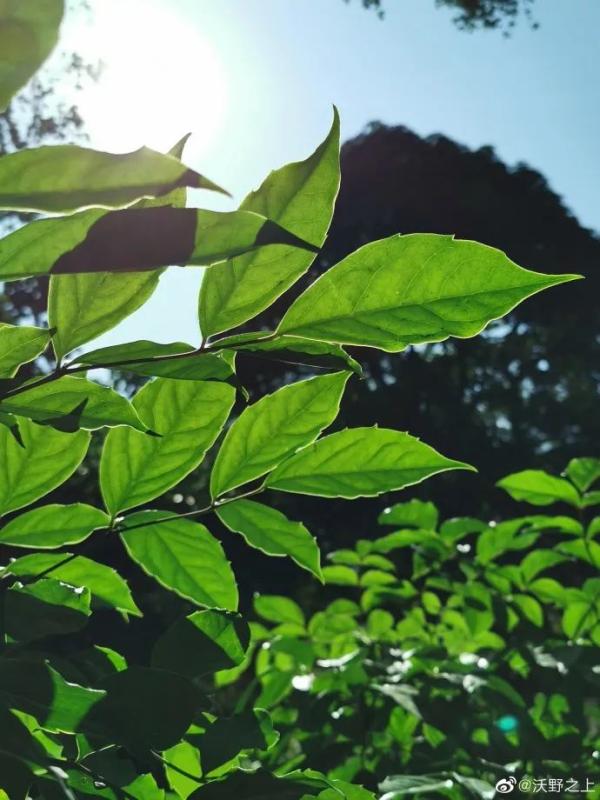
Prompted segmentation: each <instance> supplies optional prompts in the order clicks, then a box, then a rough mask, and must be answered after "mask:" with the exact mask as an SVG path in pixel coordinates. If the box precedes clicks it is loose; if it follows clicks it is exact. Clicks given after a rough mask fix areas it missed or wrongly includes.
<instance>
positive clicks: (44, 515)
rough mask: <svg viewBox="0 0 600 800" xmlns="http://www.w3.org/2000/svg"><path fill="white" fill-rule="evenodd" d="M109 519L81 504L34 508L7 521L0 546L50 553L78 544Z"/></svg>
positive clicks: (104, 524)
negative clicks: (35, 549) (6, 545)
mask: <svg viewBox="0 0 600 800" xmlns="http://www.w3.org/2000/svg"><path fill="white" fill-rule="evenodd" d="M108 523H109V519H108V517H107V516H106V514H105V513H104V512H103V511H100V509H98V508H94V507H93V506H88V505H86V504H85V503H72V504H71V505H68V506H65V505H59V504H58V503H54V504H52V505H48V506H41V507H40V508H34V509H32V510H31V511H26V512H25V513H24V514H21V516H19V517H16V518H15V519H11V521H10V522H8V523H7V524H6V525H5V526H4V527H3V528H2V529H1V530H0V542H2V544H8V545H12V546H13V547H36V548H38V547H39V548H41V549H46V548H48V549H52V548H54V547H64V546H65V545H68V544H78V543H79V542H82V541H83V540H84V539H87V537H88V536H89V535H90V534H91V533H92V532H93V531H95V530H97V529H98V528H103V527H106V526H107V525H108Z"/></svg>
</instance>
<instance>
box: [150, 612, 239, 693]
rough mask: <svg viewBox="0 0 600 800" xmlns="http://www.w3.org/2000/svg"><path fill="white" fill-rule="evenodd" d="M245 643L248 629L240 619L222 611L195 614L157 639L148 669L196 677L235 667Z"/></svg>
mask: <svg viewBox="0 0 600 800" xmlns="http://www.w3.org/2000/svg"><path fill="white" fill-rule="evenodd" d="M249 644H250V629H249V628H248V625H247V623H246V622H244V620H243V619H242V618H241V617H239V616H237V615H235V614H227V613H225V612H222V611H212V610H209V611H195V612H194V613H193V614H190V615H189V616H187V617H184V618H183V619H180V620H178V621H177V622H176V623H175V624H174V625H172V626H171V627H170V628H169V629H168V630H167V631H166V633H164V634H163V635H162V636H161V637H160V639H158V641H157V642H156V645H155V646H154V651H153V653H152V666H154V667H158V668H160V669H166V670H170V671H171V672H177V673H179V674H180V675H185V676H186V677H188V678H197V677H199V676H200V675H206V674H208V673H211V672H218V671H219V670H222V669H231V668H232V667H236V666H239V665H240V664H241V663H242V662H243V661H244V659H245V657H246V651H247V649H248V646H249Z"/></svg>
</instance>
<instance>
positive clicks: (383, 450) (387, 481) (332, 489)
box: [267, 428, 473, 499]
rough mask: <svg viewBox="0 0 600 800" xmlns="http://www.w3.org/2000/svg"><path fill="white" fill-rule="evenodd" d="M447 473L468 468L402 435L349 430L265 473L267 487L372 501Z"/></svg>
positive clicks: (366, 430)
mask: <svg viewBox="0 0 600 800" xmlns="http://www.w3.org/2000/svg"><path fill="white" fill-rule="evenodd" d="M451 469H467V470H472V469H473V468H472V467H470V466H469V465H468V464H464V463H462V462H460V461H453V460H451V459H448V458H445V457H444V456H442V455H440V454H439V453H437V452H436V451H435V450H434V449H433V448H432V447H429V445H426V444H423V443H422V442H420V441H419V440H418V439H415V438H414V437H413V436H409V434H407V433H402V432H400V431H393V430H389V429H385V428H350V429H347V430H343V431H339V432H338V433H332V434H331V435H330V436H326V437H324V438H323V439H320V440H319V441H317V442H315V444H312V445H309V446H308V447H305V448H304V449H303V450H300V451H299V452H298V453H296V454H295V455H293V456H291V457H290V458H288V459H287V461H284V462H283V463H282V464H281V465H280V466H279V467H277V468H276V469H275V471H274V472H272V473H271V475H269V477H268V478H267V486H268V487H270V488H271V489H279V490H281V491H286V492H296V493H300V494H313V495H318V496H319V497H345V498H348V499H352V498H355V497H374V496H376V495H378V494H383V493H384V492H388V491H392V490H394V489H401V488H403V487H404V486H410V485H412V484H414V483H420V482H421V481H422V480H424V479H425V478H428V477H430V476H431V475H436V474H437V473H438V472H446V471H447V470H451Z"/></svg>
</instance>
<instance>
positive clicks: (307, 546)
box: [0, 500, 321, 579]
mask: <svg viewBox="0 0 600 800" xmlns="http://www.w3.org/2000/svg"><path fill="white" fill-rule="evenodd" d="M216 511H217V516H218V517H219V519H220V520H221V522H222V523H223V524H224V525H226V526H227V527H228V528H229V530H231V531H235V532H236V533H241V534H242V536H243V537H244V539H245V540H246V542H247V543H248V544H249V545H250V546H251V547H256V548H258V549H259V550H262V551H263V553H267V555H270V556H289V557H290V558H292V559H293V560H294V561H295V562H296V564H298V565H299V566H301V567H303V568H304V569H307V570H308V571H309V572H312V573H313V574H314V575H316V576H317V578H319V579H320V578H321V559H320V552H319V545H318V544H317V541H316V539H315V538H314V537H313V536H311V534H310V533H309V531H308V530H307V529H306V528H305V527H304V525H303V524H302V523H301V522H291V521H290V520H289V519H288V518H287V517H286V516H285V515H284V514H282V513H281V511H277V510H276V509H275V508H269V506H265V505H262V504H261V503H255V502H254V501H252V500H236V501H235V502H234V503H227V504H226V505H223V506H222V507H221V508H218V507H217V509H216ZM0 540H1V539H0Z"/></svg>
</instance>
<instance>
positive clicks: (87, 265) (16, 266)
mask: <svg viewBox="0 0 600 800" xmlns="http://www.w3.org/2000/svg"><path fill="white" fill-rule="evenodd" d="M8 158H11V156H8ZM1 163H2V160H0V167H1ZM0 173H1V169H0ZM0 198H1V195H0ZM280 243H283V244H285V245H286V246H287V247H288V248H292V249H293V248H300V249H301V250H308V251H310V252H312V251H313V250H314V248H313V246H312V245H311V244H309V243H307V242H305V241H304V240H302V239H300V238H299V237H297V236H294V235H293V234H292V233H290V232H289V231H287V230H285V229H284V228H282V227H280V226H279V225H277V224H276V223H274V222H272V221H271V220H269V219H267V218H266V217H263V216H261V215H260V214H253V213H252V212H249V211H227V212H222V211H205V210H202V209H197V208H174V207H173V206H155V207H152V208H128V209H124V210H122V211H110V212H99V211H97V210H92V211H83V212H81V213H79V214H74V215H72V216H69V217H53V218H51V219H41V220H37V221H35V222H31V223H30V224H29V225H26V226H25V227H23V228H19V229H18V230H16V231H14V232H13V233H9V234H8V235H7V236H5V237H4V238H3V239H0V264H1V266H0V279H1V280H18V279H22V278H26V277H31V276H32V275H46V274H51V275H54V276H55V275H64V274H70V275H72V274H77V273H83V274H91V273H101V274H102V273H106V272H110V273H119V274H124V273H130V272H146V271H148V270H159V269H162V268H164V267H168V266H175V265H176V266H182V267H183V266H210V265H212V264H215V263H217V262H219V261H223V260H224V259H226V258H229V257H230V256H234V255H238V254H239V253H248V252H252V251H253V250H256V249H258V248H262V247H265V246H266V245H269V244H280ZM81 285H82V286H83V287H84V289H85V290H88V291H91V289H90V288H89V287H90V285H89V284H88V283H84V284H81ZM99 285H100V286H101V285H102V284H101V283H99ZM61 294H63V297H61V298H60V299H61V300H62V302H63V303H65V304H66V303H67V302H68V292H67V293H66V294H65V293H63V292H61ZM56 302H58V301H56ZM57 308H58V306H57ZM106 310H107V308H106V306H104V311H106ZM108 310H109V311H110V310H112V309H108ZM100 311H102V307H100V308H99V310H95V311H94V315H92V321H93V319H95V317H96V316H98V314H99V312H100ZM119 313H121V312H119ZM127 313H129V311H128V310H126V309H125V313H124V314H123V316H124V315H126V314H127ZM86 317H87V315H86ZM121 318H122V316H121ZM55 322H56V320H55ZM105 330H106V328H105ZM71 346H72V345H71Z"/></svg>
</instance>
